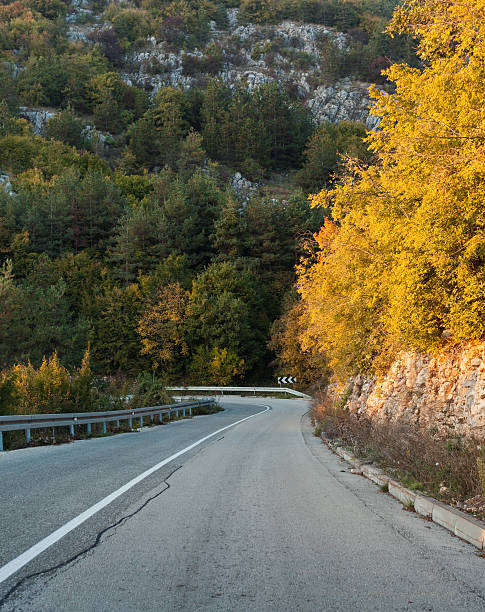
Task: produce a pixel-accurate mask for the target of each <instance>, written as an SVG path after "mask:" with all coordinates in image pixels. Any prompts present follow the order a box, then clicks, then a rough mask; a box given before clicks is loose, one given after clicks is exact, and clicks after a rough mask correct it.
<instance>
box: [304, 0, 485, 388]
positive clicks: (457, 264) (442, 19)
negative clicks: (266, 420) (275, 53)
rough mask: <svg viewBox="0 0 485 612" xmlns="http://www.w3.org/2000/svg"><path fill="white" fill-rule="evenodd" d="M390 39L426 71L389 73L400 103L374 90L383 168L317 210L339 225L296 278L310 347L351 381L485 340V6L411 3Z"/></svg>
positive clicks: (362, 171) (325, 234)
mask: <svg viewBox="0 0 485 612" xmlns="http://www.w3.org/2000/svg"><path fill="white" fill-rule="evenodd" d="M392 28H393V30H394V31H396V32H399V31H400V32H403V31H406V32H412V33H413V34H415V35H417V36H419V37H420V47H419V49H420V52H421V55H422V57H423V58H426V59H427V60H428V62H427V63H426V64H425V65H424V67H423V68H422V69H417V68H410V67H408V66H404V65H394V66H391V67H390V68H389V70H388V71H387V76H388V78H389V79H390V80H391V81H393V82H394V84H395V91H394V93H386V92H379V91H377V90H376V89H375V88H371V96H372V98H373V99H374V106H373V109H372V113H373V114H374V115H376V116H378V117H380V118H381V124H380V127H379V129H378V130H376V131H374V132H370V133H369V135H368V138H367V142H368V144H369V147H370V149H371V150H372V151H373V152H374V153H375V154H376V155H377V158H378V163H377V164H376V165H375V166H374V167H370V168H360V167H358V166H357V165H355V164H354V165H352V164H349V166H348V174H347V175H346V176H345V177H344V178H343V180H342V181H341V182H340V183H339V184H337V185H335V187H334V188H333V189H332V190H330V191H322V192H320V193H319V194H316V195H312V196H310V199H311V201H312V205H313V206H328V205H329V203H331V204H332V205H333V209H332V217H333V219H334V221H335V222H336V223H338V224H339V225H336V223H332V222H330V221H329V222H326V223H325V226H324V227H323V228H322V230H321V231H320V232H319V233H318V234H317V235H316V236H315V241H316V249H317V251H316V253H313V256H312V258H311V259H308V260H307V261H306V262H303V263H302V265H301V266H300V268H299V270H298V290H299V292H300V295H301V297H302V315H301V324H302V328H303V332H302V334H301V343H302V346H303V348H305V349H310V350H315V351H319V352H321V353H326V354H327V355H328V357H329V359H330V362H331V365H332V367H333V368H334V371H335V372H336V375H337V377H343V378H345V376H348V375H349V374H351V373H353V372H354V371H356V370H358V369H364V370H365V369H368V368H370V367H372V364H373V363H374V362H375V361H376V360H379V353H382V354H384V353H389V351H390V347H392V346H393V345H394V346H396V345H399V346H403V345H404V346H407V347H411V348H413V349H418V350H429V349H432V348H433V347H436V346H438V345H439V343H440V342H441V341H442V339H441V332H442V330H443V329H451V330H452V332H453V337H454V339H455V340H456V339H458V340H468V339H471V338H477V337H480V336H483V334H485V238H484V236H485V205H484V202H485V62H483V59H485V46H484V45H485V43H484V41H485V0H453V1H446V2H443V1H442V0H409V1H408V2H407V3H406V4H405V5H404V7H400V8H398V9H397V10H396V13H395V17H394V20H393V23H392Z"/></svg>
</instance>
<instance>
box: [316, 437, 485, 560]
mask: <svg viewBox="0 0 485 612" xmlns="http://www.w3.org/2000/svg"><path fill="white" fill-rule="evenodd" d="M320 438H321V440H322V442H323V443H324V444H325V446H326V447H327V448H329V449H330V450H331V451H332V452H333V453H335V454H336V455H338V456H339V457H340V458H341V459H343V460H344V461H346V462H347V463H349V464H350V465H351V466H352V467H353V468H354V469H355V470H359V472H360V473H361V474H362V475H363V476H365V477H366V478H367V479H369V480H371V481H372V482H374V483H375V484H376V485H378V486H380V487H385V486H387V490H388V493H389V494H390V495H392V497H394V498H395V499H397V500H398V501H400V502H401V503H402V504H403V506H405V507H407V508H409V507H410V506H412V508H413V510H414V511H415V512H416V513H417V514H419V515H421V516H424V517H425V518H427V519H428V520H430V521H433V522H434V523H436V524H437V525H440V526H441V527H444V528H445V529H447V530H448V531H450V532H451V533H453V535H455V536H457V537H459V538H461V539H462V540H465V541H466V542H468V543H469V544H472V545H473V546H475V547H476V548H478V549H479V550H485V523H484V522H483V521H480V520H478V519H476V518H473V517H470V516H469V515H467V514H465V513H464V512H461V511H460V510H457V509H456V508H452V507H451V506H449V505H448V504H444V503H443V502H440V501H438V500H437V499H433V498H432V497H428V496H427V495H424V494H423V493H421V492H419V491H411V490H410V489H407V488H406V487H404V486H403V485H402V484H401V483H400V482H398V481H397V480H394V479H392V478H391V477H390V476H388V475H387V474H386V473H385V472H384V471H383V470H381V469H380V468H377V467H375V466H373V465H369V464H366V463H362V462H361V461H360V460H359V459H357V457H356V456H355V455H354V454H353V453H351V452H350V451H348V450H346V449H344V448H342V447H340V446H335V445H333V444H332V443H331V442H330V440H327V439H326V438H325V437H324V436H323V435H322V436H320Z"/></svg>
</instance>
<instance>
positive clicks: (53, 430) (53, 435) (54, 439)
mask: <svg viewBox="0 0 485 612" xmlns="http://www.w3.org/2000/svg"><path fill="white" fill-rule="evenodd" d="M52 442H53V443H54V444H55V443H56V432H55V429H54V427H53V428H52Z"/></svg>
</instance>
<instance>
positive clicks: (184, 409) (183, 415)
mask: <svg viewBox="0 0 485 612" xmlns="http://www.w3.org/2000/svg"><path fill="white" fill-rule="evenodd" d="M182 415H183V417H184V419H185V408H184V411H183V413H182Z"/></svg>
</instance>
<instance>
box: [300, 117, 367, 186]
mask: <svg viewBox="0 0 485 612" xmlns="http://www.w3.org/2000/svg"><path fill="white" fill-rule="evenodd" d="M365 135H366V130H365V126H364V125H362V124H359V123H356V122H352V121H341V122H340V123H337V124H332V123H328V122H326V123H322V124H321V125H320V126H318V128H317V129H316V130H315V132H314V133H313V135H312V137H311V138H310V140H309V141H308V144H307V147H306V149H305V152H304V154H303V155H304V163H303V165H302V167H301V169H300V170H299V171H298V173H297V176H296V182H297V184H298V185H299V186H300V187H301V188H302V189H303V190H304V191H306V192H307V193H315V192H316V191H319V190H320V189H321V188H322V186H324V185H328V184H329V183H330V182H331V180H332V179H334V178H335V176H336V175H338V174H339V173H340V172H341V171H342V167H343V164H344V160H345V158H346V157H351V158H354V159H360V160H362V161H364V162H366V161H368V160H369V157H370V156H369V154H368V152H367V146H366V145H365V143H364V138H365Z"/></svg>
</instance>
